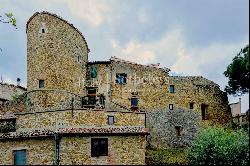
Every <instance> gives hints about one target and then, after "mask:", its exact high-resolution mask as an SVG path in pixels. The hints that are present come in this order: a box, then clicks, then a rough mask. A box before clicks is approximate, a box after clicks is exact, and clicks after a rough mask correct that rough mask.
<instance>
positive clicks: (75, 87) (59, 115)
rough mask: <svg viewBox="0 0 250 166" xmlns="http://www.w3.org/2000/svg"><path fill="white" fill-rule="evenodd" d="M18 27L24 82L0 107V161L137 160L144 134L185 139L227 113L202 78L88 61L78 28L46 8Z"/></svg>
mask: <svg viewBox="0 0 250 166" xmlns="http://www.w3.org/2000/svg"><path fill="white" fill-rule="evenodd" d="M26 33H27V44H28V45H27V75H28V78H27V86H28V87H27V92H25V93H24V94H23V95H21V96H19V97H18V98H17V100H15V101H10V102H8V104H6V105H5V106H4V107H3V108H2V110H1V114H0V115H1V116H0V129H1V131H0V147H1V152H0V164H88V165H89V164H137V165H138V164H145V150H146V138H147V140H148V142H149V143H150V145H152V146H155V147H167V146H178V147H179V146H189V145H190V143H191V141H192V139H193V138H194V137H195V135H196V133H197V132H198V131H199V129H200V128H202V127H206V126H211V125H220V126H225V125H227V124H228V122H229V121H230V116H231V114H230V109H229V106H228V100H227V96H226V94H225V93H224V92H222V91H221V90H220V88H219V86H218V85H217V84H215V83H214V82H212V81H210V80H207V79H205V78H203V77H200V76H194V77H174V76H169V74H168V73H169V71H170V69H168V68H161V67H159V64H150V65H141V64H137V63H134V62H129V61H125V60H122V59H119V58H116V57H111V59H110V60H108V61H95V62H89V61H88V53H89V51H90V50H89V48H88V45H87V42H86V40H85V38H84V37H83V35H82V34H81V32H79V31H78V30H77V29H76V28H75V27H73V25H72V24H69V23H68V22H66V21H65V20H63V19H62V18H60V17H58V16H56V15H54V14H51V13H48V12H41V13H38V12H37V13H35V14H34V15H33V16H32V17H31V18H30V19H29V20H28V22H27V27H26ZM146 126H147V128H146ZM148 128H149V129H148ZM149 132H150V136H148V134H149ZM146 136H147V137H146Z"/></svg>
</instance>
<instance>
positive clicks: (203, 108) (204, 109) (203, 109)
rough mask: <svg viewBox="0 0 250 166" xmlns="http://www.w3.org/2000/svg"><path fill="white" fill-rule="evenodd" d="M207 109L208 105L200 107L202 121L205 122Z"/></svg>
mask: <svg viewBox="0 0 250 166" xmlns="http://www.w3.org/2000/svg"><path fill="white" fill-rule="evenodd" d="M207 109H208V105H205V104H202V105H201V116H202V120H207Z"/></svg>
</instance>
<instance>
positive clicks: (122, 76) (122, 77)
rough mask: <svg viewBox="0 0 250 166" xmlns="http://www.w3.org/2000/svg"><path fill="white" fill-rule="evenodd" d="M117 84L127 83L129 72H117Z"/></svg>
mask: <svg viewBox="0 0 250 166" xmlns="http://www.w3.org/2000/svg"><path fill="white" fill-rule="evenodd" d="M115 82H116V84H126V83H127V74H125V73H119V74H118V73H117V74H116V80H115Z"/></svg>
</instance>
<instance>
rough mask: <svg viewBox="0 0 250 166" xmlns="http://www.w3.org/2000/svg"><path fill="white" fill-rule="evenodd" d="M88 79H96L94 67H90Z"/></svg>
mask: <svg viewBox="0 0 250 166" xmlns="http://www.w3.org/2000/svg"><path fill="white" fill-rule="evenodd" d="M90 77H91V78H96V77H97V69H96V67H91V68H90Z"/></svg>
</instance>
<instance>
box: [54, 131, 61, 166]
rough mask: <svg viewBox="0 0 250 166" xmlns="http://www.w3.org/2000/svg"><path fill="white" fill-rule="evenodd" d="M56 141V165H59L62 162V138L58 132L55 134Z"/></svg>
mask: <svg viewBox="0 0 250 166" xmlns="http://www.w3.org/2000/svg"><path fill="white" fill-rule="evenodd" d="M55 141H56V144H55V162H54V163H55V165H59V163H60V147H59V145H60V138H59V135H58V134H55Z"/></svg>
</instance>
